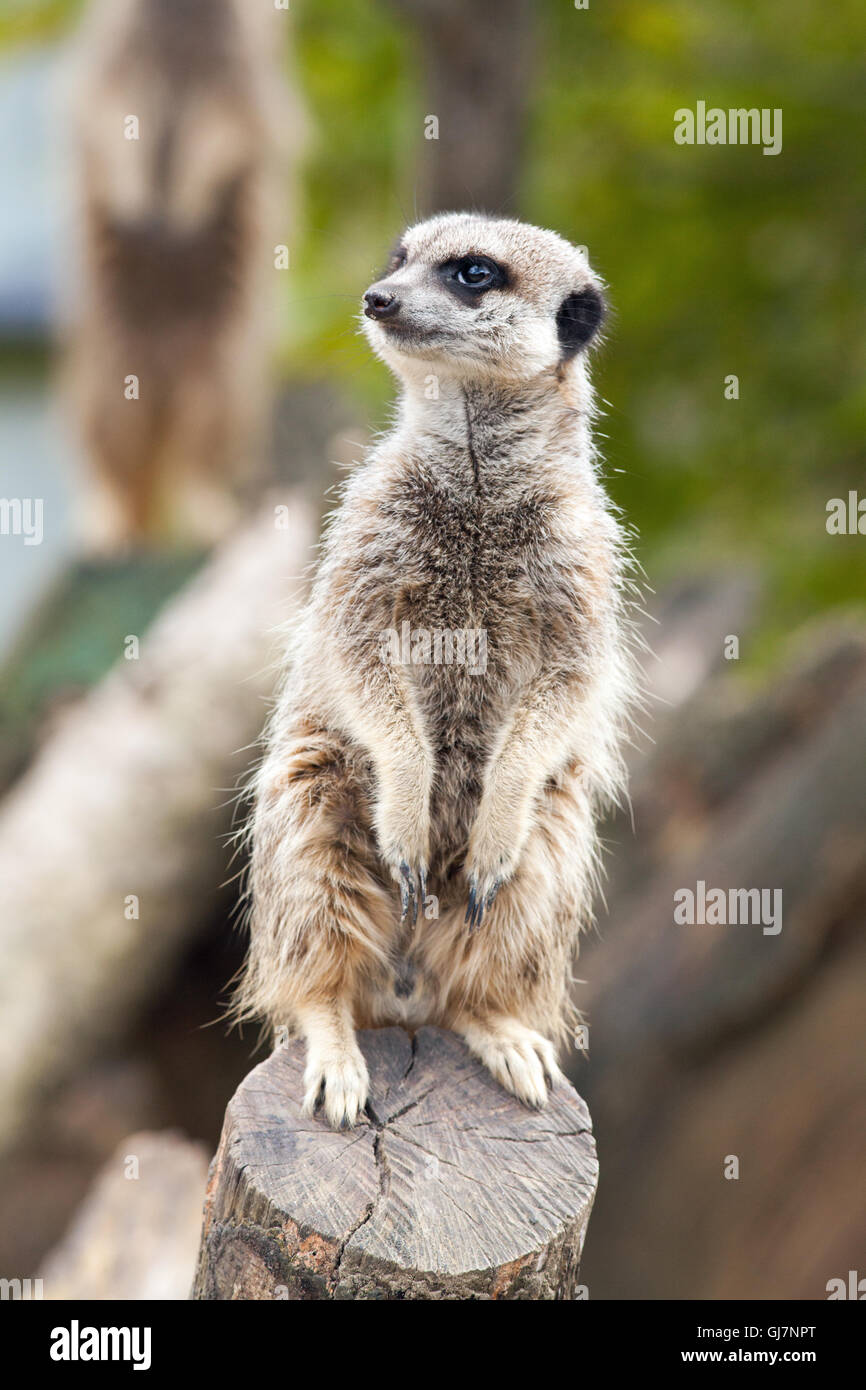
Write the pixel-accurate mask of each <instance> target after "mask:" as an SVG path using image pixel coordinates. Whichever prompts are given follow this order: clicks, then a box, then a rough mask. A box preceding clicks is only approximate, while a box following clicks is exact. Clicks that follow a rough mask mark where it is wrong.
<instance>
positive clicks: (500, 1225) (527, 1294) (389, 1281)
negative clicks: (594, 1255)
mask: <svg viewBox="0 0 866 1390" xmlns="http://www.w3.org/2000/svg"><path fill="white" fill-rule="evenodd" d="M360 1043H361V1048H362V1051H363V1052H364V1055H365V1057H366V1059H367V1065H368V1067H369V1070H370V1079H371V1099H370V1103H369V1106H368V1115H367V1116H365V1117H364V1118H363V1119H362V1120H361V1122H360V1123H359V1124H358V1126H357V1127H356V1128H355V1129H354V1130H352V1131H348V1132H333V1131H331V1130H330V1129H328V1127H327V1126H326V1125H325V1124H324V1123H323V1122H322V1121H321V1120H319V1119H318V1118H314V1119H309V1118H307V1117H305V1116H304V1115H302V1113H301V1096H302V1094H303V1087H302V1073H303V1061H304V1059H303V1047H302V1044H301V1043H300V1042H299V1041H292V1042H290V1043H289V1044H288V1045H286V1046H284V1047H282V1048H280V1049H278V1050H277V1051H276V1052H274V1053H273V1054H272V1056H271V1057H269V1058H268V1060H267V1061H266V1062H263V1063H262V1064H261V1065H260V1066H258V1067H256V1069H255V1070H254V1071H253V1072H251V1073H250V1075H249V1076H248V1077H247V1078H246V1080H245V1081H244V1082H243V1084H242V1085H241V1086H240V1087H239V1089H238V1091H237V1093H236V1094H235V1096H234V1098H233V1100H232V1101H231V1103H230V1105H229V1108H228V1110H227V1112H226V1120H225V1126H224V1129H223V1135H222V1140H221V1142H220V1147H219V1150H218V1152H217V1156H216V1158H215V1160H214V1163H213V1165H212V1169H211V1177H210V1182H209V1186H208V1195H207V1199H206V1203H205V1221H204V1231H203V1237H202V1246H201V1252H200V1257H199V1268H198V1273H197V1277H196V1283H195V1288H194V1291H193V1297H194V1298H197V1299H247V1298H252V1299H271V1298H288V1299H368V1298H372V1299H377V1298H393V1299H495V1298H511V1299H570V1298H574V1297H575V1294H576V1285H577V1273H578V1264H579V1260H580V1253H581V1249H582V1246H583V1239H584V1235H585V1233H586V1226H587V1222H588V1220H589V1214H590V1210H591V1207H592V1202H593V1198H594V1195H595V1188H596V1182H597V1174H598V1168H597V1162H596V1155H595V1143H594V1140H593V1137H592V1130H591V1125H590V1118H589V1114H588V1111H587V1108H586V1106H585V1104H584V1102H583V1101H582V1100H581V1098H580V1097H579V1096H578V1095H577V1093H576V1092H575V1091H574V1090H573V1089H572V1088H571V1087H570V1086H566V1085H563V1086H561V1087H560V1088H558V1089H557V1090H556V1091H554V1093H553V1095H552V1096H551V1099H550V1102H549V1104H548V1106H547V1107H546V1108H545V1109H544V1110H543V1111H538V1112H536V1111H530V1110H527V1109H525V1108H524V1107H523V1106H522V1105H520V1103H519V1102H518V1101H516V1100H515V1099H514V1098H513V1097H512V1096H510V1095H508V1094H506V1092H505V1091H503V1090H502V1088H501V1087H500V1086H498V1085H497V1083H496V1082H495V1081H493V1079H492V1078H491V1077H490V1076H489V1075H488V1073H487V1072H486V1071H485V1070H484V1069H483V1068H482V1067H481V1066H480V1064H479V1063H477V1062H476V1061H475V1060H474V1059H473V1058H472V1057H471V1056H470V1055H469V1053H468V1052H467V1050H466V1048H465V1046H464V1045H463V1043H462V1042H460V1041H459V1040H458V1039H457V1038H456V1037H454V1036H453V1035H452V1034H450V1033H446V1032H443V1031H441V1030H440V1029H436V1028H423V1029H421V1030H420V1032H419V1033H417V1034H416V1036H415V1038H414V1039H410V1038H409V1037H408V1035H407V1034H405V1033H404V1032H403V1031H402V1030H401V1029H397V1028H390V1029H383V1030H380V1031H376V1032H367V1033H362V1034H361V1035H360Z"/></svg>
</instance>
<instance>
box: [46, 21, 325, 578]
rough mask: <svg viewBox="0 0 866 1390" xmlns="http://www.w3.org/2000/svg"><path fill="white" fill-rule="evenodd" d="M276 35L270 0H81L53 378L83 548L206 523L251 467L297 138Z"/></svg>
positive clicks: (221, 511)
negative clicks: (75, 461) (58, 352)
mask: <svg viewBox="0 0 866 1390" xmlns="http://www.w3.org/2000/svg"><path fill="white" fill-rule="evenodd" d="M287 35H288V30H287V28H286V25H285V20H284V16H283V15H281V14H280V13H278V12H276V11H274V8H273V6H271V7H270V11H268V10H267V9H266V8H265V7H256V6H252V7H251V6H249V5H246V4H244V3H243V0H94V3H93V4H92V5H91V7H90V8H89V9H88V11H87V13H86V16H85V21H84V24H83V26H82V30H81V33H80V35H79V36H78V41H77V44H76V46H75V51H74V53H73V56H72V58H71V59H70V65H69V73H68V77H67V83H66V86H67V91H66V94H65V100H66V105H67V107H68V109H69V111H70V114H71V118H72V119H71V132H72V138H71V156H72V164H73V167H74V169H75V172H76V189H75V204H76V206H75V213H74V220H75V226H76V229H77V237H76V243H77V247H76V256H75V258H76V260H77V262H78V266H77V274H76V276H75V286H76V289H75V291H74V292H73V294H72V295H70V296H69V303H68V305H67V308H66V317H67V319H68V326H67V330H66V335H65V336H66V346H67V354H66V370H65V374H64V383H65V386H66V388H67V393H68V396H69V399H70V404H71V407H72V409H73V411H74V414H75V416H76V418H77V421H78V426H79V433H80V435H81V439H82V443H83V446H84V452H85V455H86V462H87V464H88V465H89V481H90V488H89V492H88V494H87V497H86V503H87V505H86V510H85V511H84V512H83V517H82V520H83V523H84V532H85V538H86V540H87V542H88V544H89V546H90V548H91V549H92V550H95V551H107V552H111V551H113V550H116V549H120V548H124V547H125V546H127V545H129V544H131V543H137V542H140V541H142V540H145V541H147V540H153V539H177V538H189V539H193V540H201V541H205V542H210V541H213V540H215V539H217V538H218V537H219V536H220V535H222V534H223V533H224V531H225V530H226V529H227V528H228V527H229V526H230V525H231V524H232V523H233V522H234V521H235V520H236V519H237V515H238V507H239V494H240V493H242V492H243V489H244V487H245V485H246V484H247V483H248V482H250V481H252V482H255V473H256V469H257V467H258V466H260V460H261V457H262V453H263V449H264V439H265V426H266V421H267V406H268V401H269V390H268V354H269V351H270V348H271V344H272V339H273V336H274V335H273V327H274V324H273V319H272V315H271V312H270V308H269V300H271V299H272V294H271V293H270V291H271V290H272V287H273V280H272V279H271V276H272V274H273V271H274V266H275V252H276V250H277V246H276V243H278V242H282V241H284V240H285V227H286V225H287V224H286V220H285V216H284V215H283V214H288V213H289V211H290V209H289V208H288V207H287V206H286V204H285V200H284V198H283V191H284V188H286V187H290V186H291V182H290V180H288V179H285V177H284V176H285V175H286V174H287V173H289V172H290V170H291V165H292V158H293V157H294V156H295V155H296V154H297V150H298V147H299V145H300V143H301V142H302V139H303V113H302V111H301V108H300V104H299V102H298V101H297V99H296V98H295V96H294V93H293V91H292V88H291V85H290V84H289V83H287V82H286V81H285V79H284V76H283V73H282V72H281V70H280V67H279V65H278V62H277V58H276V54H277V53H278V52H280V51H284V49H285V44H286V40H287ZM278 228H279V229H281V231H280V234H276V232H277V229H278Z"/></svg>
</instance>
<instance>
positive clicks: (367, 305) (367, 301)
mask: <svg viewBox="0 0 866 1390" xmlns="http://www.w3.org/2000/svg"><path fill="white" fill-rule="evenodd" d="M399 308H400V301H399V299H398V298H397V296H396V294H390V293H389V292H388V291H387V290H368V291H367V293H366V294H365V295H364V313H365V314H366V315H367V318H368V319H387V318H390V317H391V315H392V314H396V312H397V310H398V309H399Z"/></svg>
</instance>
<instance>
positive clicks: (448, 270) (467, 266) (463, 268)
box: [436, 256, 508, 304]
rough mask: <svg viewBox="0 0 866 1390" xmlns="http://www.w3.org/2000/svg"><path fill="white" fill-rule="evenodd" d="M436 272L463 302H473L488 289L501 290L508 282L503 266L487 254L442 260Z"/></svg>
mask: <svg viewBox="0 0 866 1390" xmlns="http://www.w3.org/2000/svg"><path fill="white" fill-rule="evenodd" d="M436 273H437V275H438V276H439V278H440V279H441V280H442V283H443V284H444V286H445V288H446V289H447V290H449V291H450V292H451V294H453V295H454V296H455V298H457V299H460V300H462V302H463V303H464V304H475V303H477V302H478V300H479V298H480V297H481V295H482V294H486V293H487V291H488V290H501V289H504V288H505V286H506V285H507V284H508V272H507V270H506V269H505V266H503V265H500V264H499V262H498V261H494V260H491V258H490V257H489V256H458V257H455V258H454V259H453V260H450V261H443V262H442V264H441V265H439V266H437V267H436Z"/></svg>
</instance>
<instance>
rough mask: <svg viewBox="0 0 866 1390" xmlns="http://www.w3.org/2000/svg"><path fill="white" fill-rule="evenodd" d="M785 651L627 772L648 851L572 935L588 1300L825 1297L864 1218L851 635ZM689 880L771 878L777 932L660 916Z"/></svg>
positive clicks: (862, 819)
mask: <svg viewBox="0 0 866 1390" xmlns="http://www.w3.org/2000/svg"><path fill="white" fill-rule="evenodd" d="M799 645H800V653H799V655H798V657H797V659H796V660H794V661H793V662H792V663H790V664H789V665H788V666H787V667H786V668H783V670H782V671H781V672H780V673H779V674H778V675H777V677H776V679H775V680H774V681H773V683H772V685H768V686H767V688H766V689H764V690H762V691H757V692H756V691H755V690H754V689H751V690H750V689H749V687H748V686H745V685H744V684H743V683H742V682H740V681H738V680H737V678H736V677H735V676H733V675H732V674H731V672H730V670H729V672H728V673H727V674H726V675H725V676H724V677H721V676H720V677H719V678H718V680H716V681H715V682H713V683H712V684H711V685H709V686H708V687H707V688H706V689H705V690H704V691H702V692H701V693H700V694H699V695H698V696H697V697H696V698H695V699H694V701H692V702H690V703H689V704H688V705H687V706H686V707H685V708H684V710H683V711H682V713H681V716H680V718H679V720H678V721H677V724H676V726H674V725H673V724H672V725H670V726H669V727H668V728H667V730H666V732H665V735H664V737H663V738H662V740H661V741H660V742H659V744H658V746H657V747H656V748H655V749H654V750H653V752H652V753H651V755H650V756H649V758H648V759H647V761H646V764H645V766H644V767H643V768H642V769H641V770H640V771H639V772H638V774H637V776H636V778H635V792H636V795H635V820H636V829H637V834H638V837H639V838H642V839H643V840H644V841H646V842H648V846H649V848H647V846H646V845H645V846H644V848H643V850H642V851H641V852H640V853H638V855H637V857H636V859H635V857H634V856H632V858H633V862H632V863H631V865H626V866H625V867H626V875H627V878H628V891H627V892H625V893H617V891H616V888H614V894H613V897H614V902H615V912H614V916H613V918H612V919H611V921H610V922H609V923H607V924H603V927H602V939H599V940H594V941H593V940H589V941H588V942H587V945H586V950H585V952H584V957H583V960H582V962H581V974H582V975H583V976H584V977H585V979H586V981H587V985H586V986H585V987H583V988H582V989H581V991H580V994H579V996H578V1002H579V1003H580V1005H581V1007H582V1008H583V1009H584V1010H585V1011H586V1013H587V1016H588V1020H589V1036H590V1048H589V1064H588V1065H585V1064H583V1063H580V1062H578V1061H575V1062H574V1063H573V1065H572V1066H571V1068H570V1074H571V1075H572V1076H574V1077H575V1078H578V1079H579V1084H580V1086H581V1089H582V1090H583V1091H584V1092H585V1094H586V1095H587V1099H588V1101H589V1104H590V1105H591V1107H592V1111H593V1114H594V1116H595V1121H596V1126H597V1129H598V1132H599V1133H600V1134H602V1135H606V1136H607V1144H606V1146H605V1187H604V1191H603V1193H602V1196H601V1199H600V1202H599V1204H598V1210H597V1214H596V1217H595V1218H594V1221H593V1241H591V1242H590V1246H589V1250H588V1254H587V1269H586V1271H585V1278H586V1279H587V1282H589V1283H590V1286H591V1288H592V1290H593V1293H594V1294H595V1295H596V1296H599V1297H641V1296H643V1297H645V1296H646V1292H647V1289H648V1288H651V1289H652V1292H653V1296H655V1297H659V1298H684V1297H693V1298H719V1297H721V1298H730V1297H734V1296H736V1297H747V1298H774V1297H775V1298H807V1297H811V1298H820V1297H824V1296H825V1285H826V1282H827V1280H828V1279H830V1278H832V1277H835V1276H836V1275H839V1274H844V1272H845V1270H846V1269H847V1268H848V1267H849V1264H850V1262H851V1261H855V1260H856V1258H857V1251H858V1244H859V1243H861V1242H862V1239H863V1238H864V1235H866V1203H864V1197H863V1188H862V1154H863V1144H864V1138H866V1114H864V1106H863V1101H862V1096H863V1094H864V1093H866V1015H864V1011H863V1009H862V992H863V987H864V979H866V953H864V951H863V948H862V945H861V944H859V943H858V942H857V931H858V929H859V925H860V923H861V921H862V914H863V911H864V908H866V836H864V834H863V828H864V824H866V784H864V779H863V777H862V775H861V769H862V768H863V767H864V766H866V635H864V633H863V632H862V630H859V629H854V630H851V629H848V628H844V627H843V628H839V627H836V626H832V625H831V626H827V627H825V628H823V629H818V628H815V627H812V628H811V629H807V630H805V631H804V632H803V633H801V634H800V643H799ZM624 853H626V854H627V842H623V843H621V844H620V846H619V849H618V850H617V851H616V852H615V854H614V856H613V857H612V864H613V866H614V871H615V872H616V866H617V864H618V862H619V860H618V856H620V855H623V854H624ZM698 881H703V882H704V883H705V884H706V887H707V889H708V890H709V889H710V888H721V889H723V890H725V891H726V892H727V891H728V890H730V889H750V888H765V889H769V890H771V891H778V892H779V893H780V894H781V905H782V917H781V930H780V931H778V933H775V934H772V933H765V932H764V930H763V927H762V925H761V924H749V923H738V924H729V925H721V924H719V925H712V924H707V925H704V924H701V923H700V922H697V923H695V924H694V925H687V924H677V922H676V921H675V919H674V907H675V902H674V894H675V893H676V892H677V891H678V890H680V889H683V888H689V889H691V890H693V891H694V890H695V889H696V885H697V883H698ZM858 997H859V999H860V1001H861V1002H860V1003H859V1005H858V1002H857V1001H858ZM637 1148H639V1149H640V1152H641V1183H640V1189H639V1195H638V1194H637V1193H636V1189H635V1184H634V1153H635V1151H636V1149H637ZM728 1156H732V1157H733V1158H736V1159H737V1161H738V1162H739V1164H740V1165H741V1168H740V1177H739V1179H730V1178H728V1179H726V1176H725V1174H724V1172H723V1166H724V1163H725V1160H726V1157H728ZM807 1192H808V1193H809V1200H808V1202H806V1201H805V1200H804V1198H805V1194H806V1193H807ZM807 1208H808V1210H807ZM710 1252H712V1257H710ZM850 1267H854V1265H853V1264H850Z"/></svg>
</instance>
